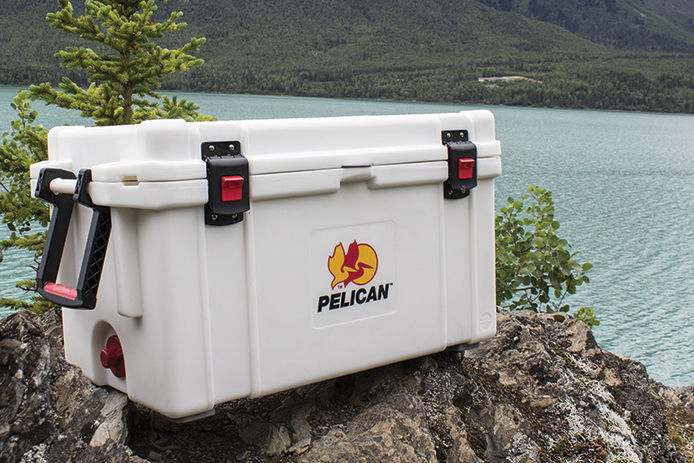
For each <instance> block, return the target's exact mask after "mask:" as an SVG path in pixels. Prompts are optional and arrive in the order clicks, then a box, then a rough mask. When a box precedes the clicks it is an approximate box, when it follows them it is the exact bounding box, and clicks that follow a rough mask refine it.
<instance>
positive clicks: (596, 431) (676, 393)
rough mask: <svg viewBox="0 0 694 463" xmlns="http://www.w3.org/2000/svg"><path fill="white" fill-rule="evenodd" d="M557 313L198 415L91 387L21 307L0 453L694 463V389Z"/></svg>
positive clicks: (5, 339) (3, 343)
mask: <svg viewBox="0 0 694 463" xmlns="http://www.w3.org/2000/svg"><path fill="white" fill-rule="evenodd" d="M559 315H560V316H557V314H552V315H538V314H535V313H530V312H515V313H508V312H505V311H500V312H499V313H498V332H497V335H496V336H495V337H494V338H493V339H491V340H488V341H486V342H482V343H480V344H479V345H478V346H476V347H474V348H469V349H467V350H461V351H460V352H457V351H453V350H451V351H446V352H442V353H439V354H435V355H431V356H427V357H422V358H419V359H414V360H410V361H407V362H402V363H398V364H395V365H390V366H386V367H382V368H377V369H373V370H370V371H366V372H362V373H357V374H354V375H349V376H345V377H342V378H338V379H334V380H330V381H324V382H322V383H318V384H314V385H309V386H304V387H301V388H298V389H294V390H291V391H286V392H282V393H278V394H274V395H271V396H268V397H264V398H260V399H254V400H249V399H243V400H237V401H234V402H230V403H227V404H222V405H220V406H218V407H217V413H216V414H215V415H214V416H212V417H209V418H204V419H201V420H199V421H195V422H191V423H174V422H171V421H168V420H166V419H164V418H162V417H159V416H158V415H156V414H153V413H152V412H150V411H149V410H147V409H145V408H144V407H141V406H137V405H134V404H132V403H131V404H128V405H127V406H126V405H125V404H126V398H125V396H123V395H122V394H119V393H117V392H115V391H112V390H106V389H102V388H98V387H94V386H91V384H90V383H89V381H88V380H86V378H84V377H83V376H82V375H81V373H80V371H79V370H78V369H76V368H74V367H71V366H69V365H67V364H65V362H64V360H63V359H62V349H61V342H60V335H59V331H60V330H56V329H55V325H56V323H57V321H58V320H57V319H56V318H55V316H54V315H52V317H53V319H51V318H50V317H51V316H49V317H48V318H47V319H44V318H39V317H36V316H33V315H29V314H26V313H24V314H21V315H15V316H13V317H10V318H8V319H6V320H3V321H2V322H0V334H1V335H2V336H0V363H1V364H2V366H3V370H2V371H1V376H0V380H1V381H2V383H1V384H0V386H2V389H0V394H1V398H2V403H3V407H2V408H0V442H2V447H1V448H2V450H0V452H2V453H0V461H4V460H3V458H4V459H6V460H8V461H31V462H33V461H37V462H38V461H41V462H43V461H62V460H61V458H58V457H57V456H58V455H70V456H71V458H72V459H73V460H76V461H124V462H133V461H144V460H141V459H140V457H138V455H139V456H141V457H143V458H146V459H150V460H153V461H166V462H187V461H203V462H205V461H244V462H254V463H258V462H279V461H281V462H302V463H313V462H333V461H340V462H347V463H349V462H377V463H381V462H408V463H409V462H427V463H428V462H437V461H438V462H447V463H481V462H491V463H501V462H516V463H522V462H538V461H547V462H578V461H632V462H646V461H657V462H665V463H670V462H672V463H680V462H681V463H686V462H688V461H692V458H693V457H694V387H686V388H680V389H678V390H673V389H671V388H668V387H666V386H663V385H662V384H660V383H657V382H655V381H653V380H651V379H650V378H649V377H648V375H647V373H646V370H645V368H644V367H643V365H641V364H640V363H638V362H634V361H632V360H629V359H625V358H622V357H618V356H616V355H613V354H611V353H609V352H607V351H604V350H602V349H600V347H599V346H598V345H597V343H596V342H595V339H594V338H593V335H592V333H591V331H590V329H589V328H588V326H586V325H585V324H584V323H582V322H580V321H578V320H576V319H575V318H573V317H571V316H568V315H564V314H559ZM47 333H50V334H47ZM5 404H6V406H5ZM126 412H127V413H126ZM126 418H127V419H126ZM126 434H127V438H126ZM126 444H127V446H126ZM130 448H132V451H130ZM133 452H134V455H133V454H132V453H133ZM62 459H65V457H62Z"/></svg>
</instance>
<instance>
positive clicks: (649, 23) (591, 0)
mask: <svg viewBox="0 0 694 463" xmlns="http://www.w3.org/2000/svg"><path fill="white" fill-rule="evenodd" d="M480 1H481V2H482V3H484V4H486V5H488V6H491V7H493V8H496V9H499V10H501V11H510V12H516V13H520V14H522V15H523V16H525V17H528V18H531V19H536V20H539V21H543V22H548V23H552V24H556V25H558V26H561V27H563V28H565V29H566V30H568V31H570V32H573V33H574V34H576V35H579V36H581V37H583V38H585V39H588V40H590V41H592V42H596V43H601V44H603V45H606V46H608V47H611V48H616V49H622V50H648V51H683V52H694V2H692V1H691V0H668V1H664V0H572V1H566V0H480Z"/></svg>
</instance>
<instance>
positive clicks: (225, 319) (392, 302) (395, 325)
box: [31, 111, 501, 418]
mask: <svg viewBox="0 0 694 463" xmlns="http://www.w3.org/2000/svg"><path fill="white" fill-rule="evenodd" d="M48 147H49V160H48V161H45V162H41V163H38V164H34V165H33V166H32V167H31V177H32V184H33V187H35V195H36V196H37V197H40V198H42V199H44V200H46V201H48V202H50V203H51V204H52V205H53V216H52V219H51V225H50V228H49V236H48V240H47V243H46V249H45V251H44V256H43V261H42V262H41V267H40V270H39V276H38V284H39V291H40V292H41V294H43V295H44V296H46V297H47V298H49V299H51V300H52V301H54V302H56V303H57V304H59V305H61V306H63V307H64V308H63V327H64V338H65V356H66V358H67V360H68V361H69V362H70V363H73V364H75V365H77V366H79V367H81V368H82V370H83V371H84V373H85V374H86V375H87V376H88V377H90V378H91V379H92V380H93V381H94V383H96V384H99V385H105V384H107V385H110V386H112V387H114V388H116V389H118V390H121V391H123V392H125V393H127V394H128V396H129V397H130V398H131V399H132V400H134V401H136V402H139V403H141V404H143V405H146V406H147V407H150V408H151V409H153V410H155V411H157V412H159V413H161V414H163V415H166V416H168V417H171V418H186V417H194V416H198V415H202V414H205V413H206V412H209V411H211V410H213V409H214V406H215V404H216V403H221V402H225V401H228V400H232V399H237V398H240V397H258V396H262V395H266V394H270V393H273V392H277V391H281V390H285V389H288V388H292V387H296V386H300V385H303V384H308V383H313V382H316V381H321V380H325V379H328V378H334V377H337V376H340V375H345V374H348V373H352V372H356V371H360V370H365V369H368V368H373V367H377V366H379V365H384V364H388V363H392V362H397V361H400V360H404V359H408V358H413V357H417V356H422V355H425V354H429V353H432V352H438V351H441V350H443V349H445V348H446V347H447V346H452V345H459V344H469V343H476V342H478V341H480V340H482V339H485V338H489V337H491V336H492V335H494V332H495V329H496V325H495V295H494V182H493V179H494V178H495V177H497V176H498V175H500V173H501V160H500V157H499V155H500V144H499V142H498V141H497V140H496V139H495V134H494V118H493V116H492V114H491V113H490V112H489V111H464V112H460V113H452V114H424V115H407V116H359V117H338V118H315V119H283V120H282V119H273V120H250V121H220V122H200V123H188V122H184V121H181V120H159V121H149V122H144V123H142V124H139V125H134V126H115V127H95V128H85V127H56V128H54V129H53V130H51V131H50V133H49V136H48ZM68 225H69V227H68Z"/></svg>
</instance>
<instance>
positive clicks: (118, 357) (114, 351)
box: [100, 334, 125, 378]
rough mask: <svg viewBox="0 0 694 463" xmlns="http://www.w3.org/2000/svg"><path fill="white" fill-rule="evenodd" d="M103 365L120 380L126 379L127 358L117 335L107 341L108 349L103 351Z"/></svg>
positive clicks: (101, 356) (101, 357)
mask: <svg viewBox="0 0 694 463" xmlns="http://www.w3.org/2000/svg"><path fill="white" fill-rule="evenodd" d="M100 359H101V365H102V366H103V367H104V368H108V369H110V370H111V373H113V374H114V375H115V376H116V377H118V378H124V377H125V358H124V357H123V348H122V347H121V345H120V340H119V339H118V336H116V335H115V334H114V335H113V336H111V337H110V338H108V339H107V340H106V349H104V350H102V351H101V355H100Z"/></svg>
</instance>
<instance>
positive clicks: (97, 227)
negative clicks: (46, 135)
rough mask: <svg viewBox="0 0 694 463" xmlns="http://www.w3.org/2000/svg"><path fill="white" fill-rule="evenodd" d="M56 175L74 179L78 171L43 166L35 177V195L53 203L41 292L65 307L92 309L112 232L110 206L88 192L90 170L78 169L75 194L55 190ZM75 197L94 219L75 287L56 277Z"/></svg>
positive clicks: (38, 279)
mask: <svg viewBox="0 0 694 463" xmlns="http://www.w3.org/2000/svg"><path fill="white" fill-rule="evenodd" d="M57 179H64V180H72V179H75V175H74V174H73V173H72V172H70V171H68V170H63V169H54V168H43V169H41V171H40V173H39V176H38V179H37V181H36V193H35V196H36V197H37V198H41V199H43V200H44V201H46V202H48V203H50V204H52V205H53V213H52V215H51V223H50V225H49V227H48V232H47V234H46V244H45V246H44V249H43V257H42V258H41V264H40V265H39V270H38V274H37V277H36V283H37V287H38V292H39V294H41V295H42V296H43V297H45V298H46V299H48V300H49V301H51V302H54V303H56V304H59V305H61V306H63V307H70V308H75V309H93V308H94V306H95V305H96V295H97V292H98V290H99V282H100V280H101V271H102V269H103V265H104V259H105V257H106V249H107V248H108V241H109V236H110V234H111V209H110V208H109V207H104V206H96V205H95V204H94V203H92V201H91V198H90V197H89V194H88V193H87V185H88V184H89V182H91V180H92V176H91V170H89V169H83V170H81V171H80V172H79V175H78V178H77V179H76V181H75V187H74V193H73V194H69V193H63V192H57V193H56V192H54V191H52V190H51V182H53V180H57ZM58 183H62V184H63V185H62V186H64V184H65V182H58ZM60 190H61V191H62V190H63V188H60ZM75 201H77V202H79V203H81V204H83V205H84V206H87V207H89V208H91V209H92V220H91V225H90V227H89V233H88V235H87V242H86V245H85V249H84V255H83V257H82V265H81V267H80V274H79V277H78V280H77V286H76V288H72V287H69V286H65V285H61V284H59V283H56V278H57V276H58V270H59V268H60V261H61V260H62V257H63V250H64V248H65V240H66V238H67V233H68V230H69V227H70V219H71V217H72V210H73V208H74V202H75Z"/></svg>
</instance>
